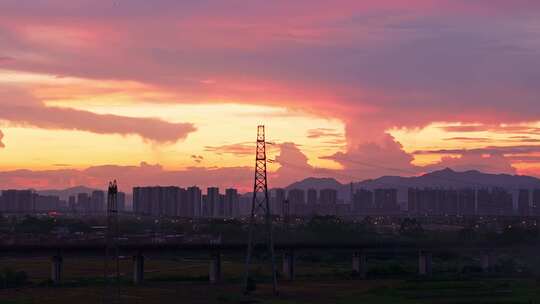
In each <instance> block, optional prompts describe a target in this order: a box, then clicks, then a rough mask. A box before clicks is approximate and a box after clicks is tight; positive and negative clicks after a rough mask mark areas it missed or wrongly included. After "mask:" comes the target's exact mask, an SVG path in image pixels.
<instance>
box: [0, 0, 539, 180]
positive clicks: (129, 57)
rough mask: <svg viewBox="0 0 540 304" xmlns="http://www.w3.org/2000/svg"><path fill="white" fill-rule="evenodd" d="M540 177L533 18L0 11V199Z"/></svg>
mask: <svg viewBox="0 0 540 304" xmlns="http://www.w3.org/2000/svg"><path fill="white" fill-rule="evenodd" d="M258 124H265V125H266V128H267V140H268V141H270V142H271V143H272V144H270V145H269V147H268V149H269V158H271V159H272V160H275V161H274V162H273V163H271V164H269V170H270V171H271V173H270V178H271V179H270V186H271V187H273V186H282V185H285V184H287V183H290V182H292V181H295V180H298V179H300V178H303V177H307V176H315V177H334V178H336V179H338V180H340V181H342V182H349V181H353V180H354V181H357V180H362V179H365V178H374V177H379V176H381V175H418V174H422V173H424V172H428V171H432V170H436V169H441V168H445V167H451V168H453V169H456V170H470V169H477V170H481V171H485V172H490V173H510V174H527V175H533V176H537V177H540V1H536V0H529V1H527V0H513V1H508V0H475V1H471V0H448V1H443V0H441V1H437V0H430V1H423V0H407V1H372V0H364V1H358V0H354V1H319V0H309V1H258V0H255V1H234V0H230V1H229V0H228V1H204V0H203V1H178V0H160V1H148V0H114V1H113V0H107V1H95V0H87V1H78V0H35V1H28V0H17V1H15V0H3V1H0V188H29V187H30V188H36V189H44V188H64V187H69V186H75V185H80V184H85V185H88V186H93V187H101V188H103V187H104V185H105V184H106V182H107V181H108V180H109V179H113V178H117V179H118V180H119V183H120V185H121V186H123V187H125V188H130V187H132V186H133V185H137V184H175V185H180V186H189V185H193V184H199V185H200V186H208V185H218V186H220V187H229V186H234V187H238V188H240V189H242V190H248V189H249V188H250V186H251V185H252V181H251V179H252V177H253V166H254V149H255V146H254V140H255V137H256V126H257V125H258Z"/></svg>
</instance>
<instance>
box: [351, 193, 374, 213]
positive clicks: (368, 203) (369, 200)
mask: <svg viewBox="0 0 540 304" xmlns="http://www.w3.org/2000/svg"><path fill="white" fill-rule="evenodd" d="M352 208H353V213H355V214H367V213H370V212H372V210H373V192H372V191H369V190H366V189H358V190H356V192H355V193H354V195H353V206H352Z"/></svg>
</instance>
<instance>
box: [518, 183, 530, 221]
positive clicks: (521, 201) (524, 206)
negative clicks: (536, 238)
mask: <svg viewBox="0 0 540 304" xmlns="http://www.w3.org/2000/svg"><path fill="white" fill-rule="evenodd" d="M518 214H519V215H520V216H529V215H530V192H529V190H528V189H520V190H519V195H518Z"/></svg>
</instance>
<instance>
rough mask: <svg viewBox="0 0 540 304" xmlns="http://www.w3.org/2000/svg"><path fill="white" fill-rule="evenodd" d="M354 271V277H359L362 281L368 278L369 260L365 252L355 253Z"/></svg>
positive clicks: (353, 260) (353, 259)
mask: <svg viewBox="0 0 540 304" xmlns="http://www.w3.org/2000/svg"><path fill="white" fill-rule="evenodd" d="M352 271H353V275H355V276H358V277H359V278H361V279H365V278H366V277H367V259H366V253H365V252H363V251H357V252H354V253H353V258H352Z"/></svg>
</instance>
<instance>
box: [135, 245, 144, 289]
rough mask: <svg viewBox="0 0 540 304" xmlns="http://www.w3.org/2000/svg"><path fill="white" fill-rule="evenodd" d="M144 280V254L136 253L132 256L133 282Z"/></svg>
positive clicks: (136, 283) (138, 282) (137, 282)
mask: <svg viewBox="0 0 540 304" xmlns="http://www.w3.org/2000/svg"><path fill="white" fill-rule="evenodd" d="M143 281H144V255H142V253H140V252H139V253H137V255H135V256H133V283H134V284H135V285H138V284H142V282H143Z"/></svg>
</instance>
